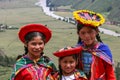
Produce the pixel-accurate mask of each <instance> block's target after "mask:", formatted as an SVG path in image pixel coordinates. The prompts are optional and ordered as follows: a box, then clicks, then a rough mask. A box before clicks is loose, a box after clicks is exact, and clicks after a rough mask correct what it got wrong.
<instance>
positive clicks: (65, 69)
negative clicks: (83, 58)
mask: <svg viewBox="0 0 120 80" xmlns="http://www.w3.org/2000/svg"><path fill="white" fill-rule="evenodd" d="M59 65H60V66H61V69H62V73H63V75H65V76H69V75H71V74H73V71H74V70H75V68H76V65H77V61H76V60H75V59H74V58H73V56H66V57H64V58H62V59H61V60H60V61H59Z"/></svg>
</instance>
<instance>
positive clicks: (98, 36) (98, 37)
mask: <svg viewBox="0 0 120 80" xmlns="http://www.w3.org/2000/svg"><path fill="white" fill-rule="evenodd" d="M96 39H97V40H98V41H99V42H102V40H101V38H100V35H99V34H97V35H96Z"/></svg>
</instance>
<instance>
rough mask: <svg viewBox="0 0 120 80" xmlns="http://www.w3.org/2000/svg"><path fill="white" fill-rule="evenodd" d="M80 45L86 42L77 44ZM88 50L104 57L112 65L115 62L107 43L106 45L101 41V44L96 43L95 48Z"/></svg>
mask: <svg viewBox="0 0 120 80" xmlns="http://www.w3.org/2000/svg"><path fill="white" fill-rule="evenodd" d="M80 45H81V46H84V44H83V43H82V42H81V43H79V44H78V45H77V46H80ZM88 51H89V52H92V54H93V55H95V56H97V57H99V58H101V59H103V60H104V61H106V62H107V63H109V64H110V65H112V64H113V60H112V54H111V51H110V49H109V47H108V46H107V45H105V44H103V43H99V44H97V45H95V46H94V47H93V48H91V49H88Z"/></svg>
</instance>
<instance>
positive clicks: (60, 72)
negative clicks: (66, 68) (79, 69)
mask: <svg viewBox="0 0 120 80" xmlns="http://www.w3.org/2000/svg"><path fill="white" fill-rule="evenodd" d="M58 68H59V76H60V77H59V80H62V69H61V66H60V65H59V66H58Z"/></svg>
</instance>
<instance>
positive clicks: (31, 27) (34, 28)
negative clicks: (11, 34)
mask: <svg viewBox="0 0 120 80" xmlns="http://www.w3.org/2000/svg"><path fill="white" fill-rule="evenodd" d="M30 32H41V33H42V34H44V35H45V37H46V41H45V43H47V42H48V41H49V40H50V38H51V36H52V33H51V30H50V29H48V28H47V27H46V26H44V25H42V24H27V25H24V26H22V27H21V28H20V30H19V32H18V36H19V39H20V40H21V41H22V42H23V43H25V36H26V34H28V33H30Z"/></svg>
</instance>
